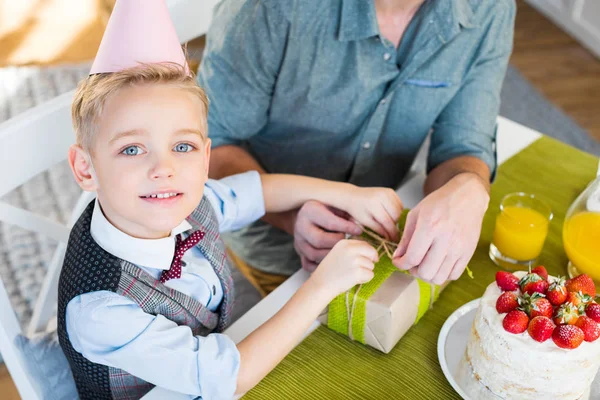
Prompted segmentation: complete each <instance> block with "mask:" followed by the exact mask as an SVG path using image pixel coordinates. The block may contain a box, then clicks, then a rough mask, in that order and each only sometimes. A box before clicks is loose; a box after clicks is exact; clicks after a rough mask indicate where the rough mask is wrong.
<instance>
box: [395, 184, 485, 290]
mask: <svg viewBox="0 0 600 400" xmlns="http://www.w3.org/2000/svg"><path fill="white" fill-rule="evenodd" d="M488 203H489V194H488V192H487V186H486V184H485V182H484V181H483V180H482V178H481V177H479V176H478V175H476V174H473V173H462V174H459V175H456V176H455V177H454V178H452V179H450V180H449V181H448V183H446V184H445V185H444V186H442V187H441V188H439V189H438V190H436V191H434V192H432V193H431V194H429V195H428V196H427V197H425V199H423V200H422V201H421V202H420V203H419V204H418V205H417V206H416V207H415V208H414V209H412V210H411V211H410V212H409V213H408V217H407V220H406V225H405V228H404V234H403V236H402V239H401V240H400V243H399V245H398V248H397V249H396V251H395V252H394V255H393V260H392V261H393V263H394V265H395V266H396V267H398V268H399V269H402V270H410V272H411V274H413V275H416V276H419V277H420V278H421V279H423V280H425V281H430V282H433V283H435V284H438V285H439V284H442V283H444V282H445V281H447V280H448V279H451V280H456V279H458V278H459V277H460V276H461V274H462V273H463V271H464V269H465V267H466V266H467V263H468V262H469V260H470V259H471V257H472V256H473V253H474V252H475V248H476V247H477V241H478V240H479V235H480V233H481V223H482V221H483V215H484V214H485V211H486V210H487V207H488Z"/></svg>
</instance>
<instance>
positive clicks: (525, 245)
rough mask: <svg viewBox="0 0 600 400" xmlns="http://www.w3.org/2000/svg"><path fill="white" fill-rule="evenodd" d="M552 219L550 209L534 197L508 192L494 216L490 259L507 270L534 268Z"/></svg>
mask: <svg viewBox="0 0 600 400" xmlns="http://www.w3.org/2000/svg"><path fill="white" fill-rule="evenodd" d="M551 220H552V211H551V210H550V206H549V205H548V204H547V203H546V202H545V201H543V200H541V199H539V198H537V197H536V196H535V195H533V194H527V193H511V194H508V195H506V196H504V198H503V199H502V201H501V202H500V213H499V214H498V217H496V226H495V228H494V235H493V237H492V243H491V244H490V258H491V259H492V261H494V262H495V263H496V264H497V265H499V266H500V267H502V268H505V269H508V270H518V269H528V268H529V267H534V266H535V264H536V263H537V258H538V256H539V255H540V253H541V252H542V247H544V242H545V241H546V236H547V235H548V225H549V224H550V221H551Z"/></svg>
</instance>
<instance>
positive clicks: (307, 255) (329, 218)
mask: <svg viewBox="0 0 600 400" xmlns="http://www.w3.org/2000/svg"><path fill="white" fill-rule="evenodd" d="M361 232H362V230H361V229H360V227H358V225H356V224H355V223H354V222H351V221H350V220H349V216H348V215H347V214H345V213H343V212H341V211H339V210H337V209H334V208H329V207H327V206H325V205H323V204H321V203H319V202H317V201H314V200H313V201H308V202H306V203H305V204H304V205H303V206H302V207H301V208H300V211H298V215H297V216H296V223H295V224H294V247H295V249H296V252H298V255H300V260H301V261H302V268H304V269H305V270H307V271H309V272H313V271H314V270H315V268H316V267H317V264H319V263H320V262H321V261H322V260H323V259H324V258H325V256H327V254H328V253H329V251H330V250H331V249H332V248H333V246H335V244H336V243H337V242H339V241H340V240H342V239H344V235H345V234H346V233H349V234H351V235H360V234H361Z"/></svg>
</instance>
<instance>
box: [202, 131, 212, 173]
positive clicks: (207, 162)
mask: <svg viewBox="0 0 600 400" xmlns="http://www.w3.org/2000/svg"><path fill="white" fill-rule="evenodd" d="M210 145H211V141H210V139H209V138H206V148H205V149H204V151H205V154H204V155H205V156H206V157H204V171H206V176H208V169H209V167H210Z"/></svg>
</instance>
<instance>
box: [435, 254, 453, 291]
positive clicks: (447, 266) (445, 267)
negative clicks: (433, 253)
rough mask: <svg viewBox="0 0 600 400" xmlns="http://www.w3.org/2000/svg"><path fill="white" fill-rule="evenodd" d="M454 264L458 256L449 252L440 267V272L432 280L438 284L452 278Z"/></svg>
mask: <svg viewBox="0 0 600 400" xmlns="http://www.w3.org/2000/svg"><path fill="white" fill-rule="evenodd" d="M454 264H456V258H455V257H452V256H451V255H450V254H447V255H446V257H445V258H444V261H443V262H442V265H441V266H440V268H439V269H438V272H437V273H436V274H435V276H434V277H433V279H432V280H431V281H432V282H433V283H435V284H436V285H441V284H443V283H444V282H446V281H447V280H448V279H449V278H450V273H451V272H452V268H454Z"/></svg>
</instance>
